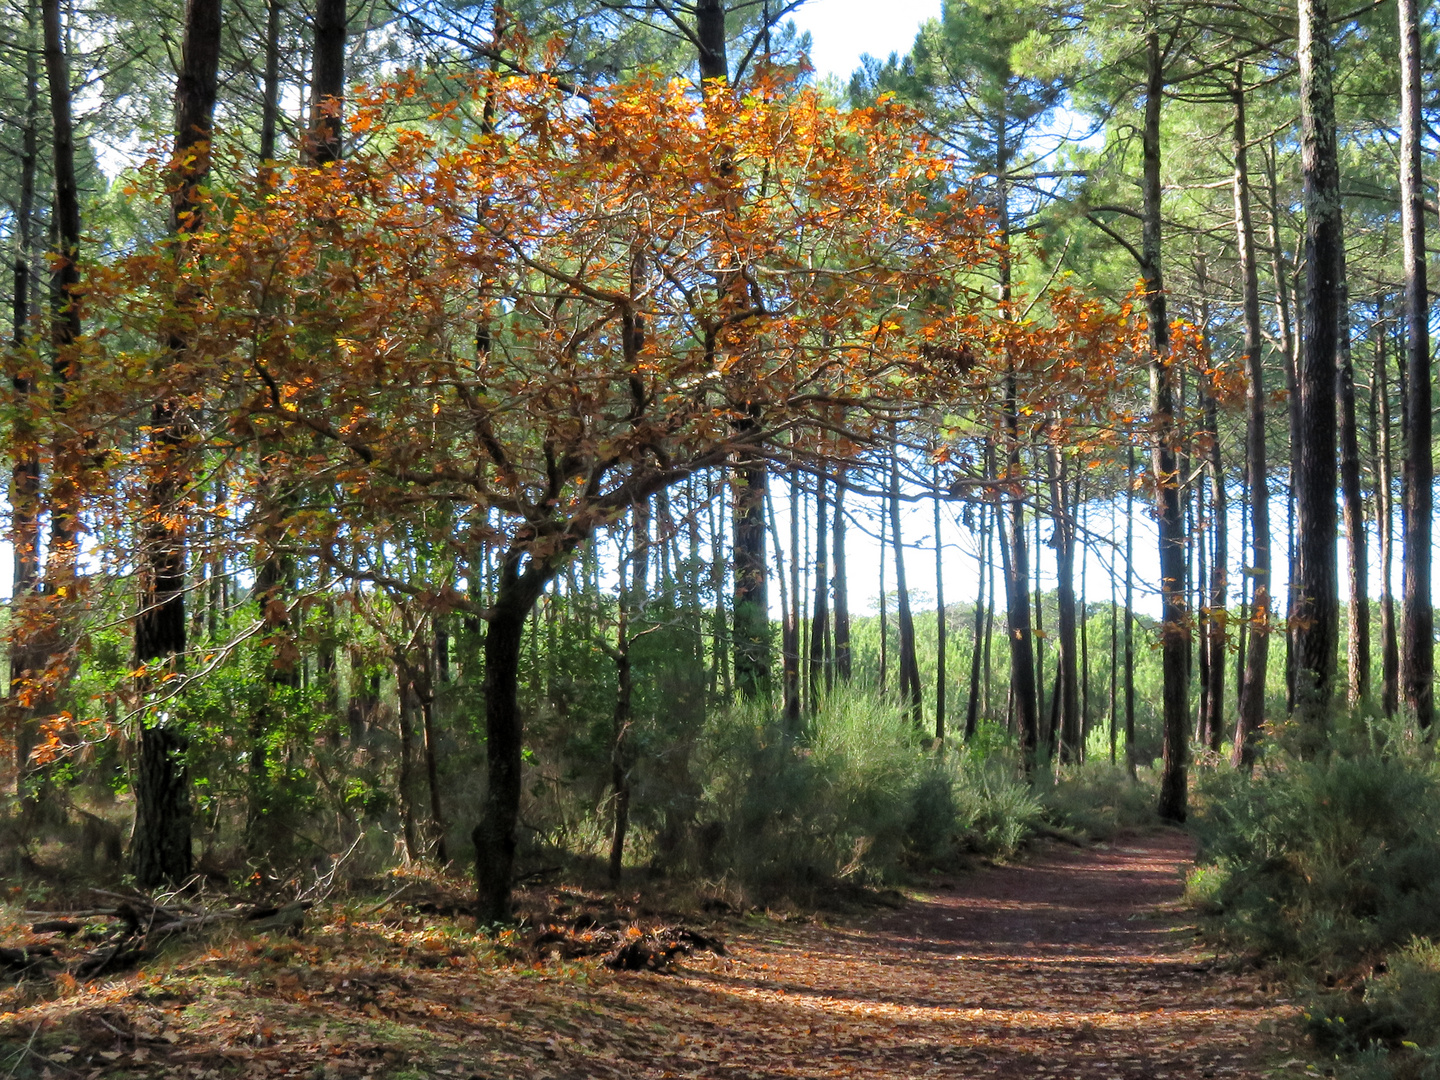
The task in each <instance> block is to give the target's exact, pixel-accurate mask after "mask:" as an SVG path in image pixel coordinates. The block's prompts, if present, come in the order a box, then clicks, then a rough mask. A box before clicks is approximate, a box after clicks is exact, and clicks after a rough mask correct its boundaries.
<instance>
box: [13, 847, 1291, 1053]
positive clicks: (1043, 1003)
mask: <svg viewBox="0 0 1440 1080" xmlns="http://www.w3.org/2000/svg"><path fill="white" fill-rule="evenodd" d="M1190 858H1191V851H1190V846H1189V843H1188V840H1187V839H1186V838H1185V837H1184V836H1183V834H1180V833H1178V832H1174V831H1167V832H1164V833H1147V834H1142V835H1136V834H1129V835H1126V836H1124V837H1122V838H1120V839H1118V840H1117V841H1115V842H1114V843H1113V844H1112V845H1110V846H1108V847H1099V848H1086V849H1079V848H1075V847H1073V846H1071V845H1065V844H1054V845H1042V846H1041V847H1040V848H1039V849H1037V851H1036V852H1035V854H1034V855H1033V856H1032V857H1031V858H1030V859H1028V860H1027V861H1026V862H1024V863H1021V864H1016V865H1011V866H1001V867H993V868H989V869H984V870H981V871H979V872H977V873H975V874H972V875H967V876H965V877H961V878H956V879H944V880H942V881H937V883H936V884H935V885H933V886H931V888H930V889H929V890H928V891H927V892H925V893H924V894H917V895H914V896H912V897H910V898H907V899H905V900H903V901H899V900H897V901H896V903H897V905H898V906H895V907H893V908H881V909H878V913H877V910H876V909H872V910H871V912H870V913H869V914H863V915H852V916H846V917H828V918H820V917H816V916H814V915H809V914H797V913H794V912H789V913H787V912H782V911H771V912H766V911H763V910H760V911H751V912H743V913H742V912H735V911H725V910H724V908H723V905H722V904H721V903H719V902H718V901H715V902H712V904H711V905H710V907H711V908H712V910H711V911H709V912H705V911H703V910H698V909H697V910H694V911H692V912H691V913H690V914H689V916H688V919H689V920H690V921H689V922H688V923H687V929H690V930H692V931H694V932H696V933H697V934H700V935H702V936H705V937H706V938H707V941H708V943H709V945H710V946H711V947H709V948H702V947H693V948H691V949H690V950H689V951H688V953H687V952H685V951H677V952H676V953H675V954H674V956H673V957H672V958H671V960H670V962H668V963H665V964H663V965H657V966H659V967H660V968H661V970H652V969H650V968H648V967H647V968H645V969H643V970H638V971H617V970H613V969H612V968H610V967H607V966H606V964H605V962H604V960H603V958H602V956H600V955H591V956H576V957H575V958H573V959H566V958H565V956H564V954H565V953H566V952H567V951H581V950H580V949H579V948H578V946H579V945H580V944H583V943H584V940H585V935H586V934H591V935H594V936H600V935H604V934H616V935H619V936H620V937H623V938H629V939H632V940H647V941H648V940H657V939H659V938H660V937H661V936H663V934H664V932H666V931H667V930H669V931H674V930H675V929H676V925H675V924H676V922H677V919H679V918H680V916H678V915H677V914H675V913H660V912H658V911H654V910H651V909H649V908H647V907H646V906H645V902H644V901H635V900H633V899H629V898H621V899H619V900H617V898H616V897H615V896H614V895H613V894H611V895H605V894H600V893H594V892H587V891H585V890H580V889H556V888H548V889H532V890H530V891H528V892H527V893H526V894H525V897H524V899H525V903H526V905H527V906H528V910H529V911H530V912H531V916H530V922H531V924H532V925H531V926H530V927H529V928H528V929H521V930H514V931H507V932H504V933H501V934H500V935H498V936H490V935H487V934H485V933H482V932H480V931H478V930H477V928H476V927H475V926H474V923H473V920H471V919H470V918H469V917H468V916H464V915H454V914H444V913H443V912H444V908H445V896H446V894H445V893H444V892H443V890H439V889H438V887H432V886H426V887H425V888H426V890H428V891H424V890H422V892H423V895H417V893H416V892H412V893H410V894H409V899H407V898H406V897H403V896H402V897H401V898H399V899H397V900H396V901H394V902H393V903H392V904H391V905H389V906H384V907H381V908H379V909H375V905H374V903H373V902H372V903H369V904H361V903H358V902H347V903H343V904H330V905H328V906H320V907H317V908H316V909H312V912H311V913H310V914H311V918H310V920H309V923H308V928H307V929H306V930H305V931H304V933H303V934H302V936H300V937H299V938H291V937H286V936H277V935H273V934H269V935H265V934H262V935H256V936H253V937H245V936H241V935H239V934H236V935H233V936H231V937H230V938H228V939H223V940H215V941H212V942H209V943H207V944H205V945H197V946H194V947H183V948H176V949H175V950H173V951H171V952H168V953H166V954H165V955H164V956H163V957H162V958H161V960H160V961H158V962H156V963H154V964H152V965H150V966H148V967H146V968H144V969H143V970H141V971H140V972H138V973H133V974H129V975H124V976H120V977H117V978H115V979H113V980H109V981H101V982H98V983H96V984H86V985H80V984H76V985H71V986H66V985H62V984H58V983H57V984H54V985H52V986H51V987H50V988H49V989H48V990H47V991H45V992H44V993H41V992H39V991H38V990H37V989H36V988H35V987H33V986H31V987H28V988H27V986H26V985H25V984H22V985H21V986H19V987H16V988H11V989H8V990H6V991H5V997H4V998H3V999H0V1010H3V1018H0V1024H3V1027H0V1040H3V1049H0V1069H3V1070H6V1071H8V1072H9V1073H10V1074H11V1075H12V1076H15V1077H17V1078H19V1077H40V1076H44V1075H46V1071H47V1070H48V1071H49V1075H50V1076H52V1077H68V1076H83V1077H106V1078H109V1077H135V1078H139V1077H163V1076H176V1077H282V1076H305V1077H345V1078H351V1077H366V1076H375V1077H387V1078H399V1077H415V1078H418V1077H451V1076H453V1077H462V1078H467V1080H468V1078H472V1077H483V1078H485V1080H503V1078H512V1077H526V1078H542V1077H548V1078H554V1080H561V1078H564V1080H569V1078H577V1080H578V1078H580V1077H610V1076H614V1077H655V1078H661V1077H680V1076H695V1077H726V1078H729V1077H734V1078H737V1080H738V1078H754V1077H827V1076H857V1077H873V1078H877V1080H879V1078H890V1077H915V1076H986V1077H1002V1078H1012V1077H1013V1078H1019V1077H1035V1076H1074V1077H1082V1078H1091V1077H1094V1078H1100V1077H1113V1076H1120V1077H1125V1078H1127V1080H1130V1078H1135V1080H1138V1078H1140V1077H1146V1078H1151V1077H1166V1076H1169V1077H1176V1078H1179V1077H1187V1078H1188V1077H1199V1076H1213V1077H1262V1076H1269V1075H1276V1076H1300V1075H1304V1066H1303V1064H1302V1063H1301V1061H1300V1059H1299V1058H1297V1057H1292V1056H1291V1053H1292V1047H1291V1045H1290V1043H1289V1042H1288V1041H1287V1038H1286V1035H1285V1033H1286V1032H1287V1031H1289V1030H1291V1028H1292V1027H1293V1025H1290V1023H1289V1018H1291V1017H1292V1016H1293V1014H1294V1010H1293V1008H1292V1007H1290V1006H1288V1005H1287V1004H1285V1003H1284V1002H1283V1001H1276V1000H1275V999H1274V998H1273V996H1271V995H1268V994H1266V993H1263V992H1262V991H1261V988H1260V987H1259V985H1258V983H1257V982H1256V980H1255V978H1254V977H1253V976H1252V977H1250V978H1249V979H1244V978H1240V977H1237V976H1235V975H1233V974H1226V973H1224V972H1221V971H1218V970H1216V969H1215V968H1214V967H1213V966H1212V965H1211V964H1210V962H1209V960H1208V959H1207V957H1206V955H1205V954H1204V953H1202V952H1200V951H1198V949H1197V948H1196V945H1195V941H1196V939H1195V936H1194V932H1193V927H1190V926H1187V925H1185V924H1184V923H1183V922H1182V917H1183V916H1182V911H1181V909H1180V908H1179V907H1178V904H1177V903H1176V901H1177V899H1178V896H1179V891H1180V881H1181V876H1180V875H1181V870H1182V869H1183V867H1184V866H1185V864H1186V863H1187V862H1188V860H1189V859H1190ZM367 908H369V909H374V910H368V911H367ZM422 909H426V910H422ZM542 913H543V916H542ZM547 935H548V940H542V939H546V938H547ZM557 939H558V940H557ZM562 942H574V943H577V944H576V945H575V946H570V945H562V944H561V943H562ZM537 943H539V947H538V949H537ZM1277 1032H1278V1034H1277Z"/></svg>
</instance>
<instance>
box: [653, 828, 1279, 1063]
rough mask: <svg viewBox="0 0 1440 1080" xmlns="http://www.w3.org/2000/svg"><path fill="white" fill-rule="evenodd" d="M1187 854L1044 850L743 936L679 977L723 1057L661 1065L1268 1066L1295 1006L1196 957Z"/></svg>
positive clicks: (1145, 848)
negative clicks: (884, 906)
mask: <svg viewBox="0 0 1440 1080" xmlns="http://www.w3.org/2000/svg"><path fill="white" fill-rule="evenodd" d="M1191 859H1192V849H1191V846H1190V841H1189V838H1188V837H1186V836H1185V835H1183V834H1181V833H1179V832H1175V831H1166V832H1158V833H1153V834H1148V835H1144V836H1139V837H1130V838H1126V839H1124V840H1121V841H1119V842H1117V843H1116V844H1114V845H1112V846H1111V847H1109V848H1106V849H1085V850H1075V849H1069V848H1059V849H1052V850H1050V851H1049V852H1048V853H1046V854H1043V855H1041V856H1039V857H1037V858H1034V859H1032V860H1031V861H1030V862H1028V863H1026V864H1024V865H1019V866H1010V867H1001V868H994V869H988V870H984V871H981V872H979V873H977V874H974V875H971V876H968V877H965V878H962V879H960V880H959V881H957V882H955V884H954V887H953V889H951V890H947V891H942V892H940V893H938V894H937V895H935V896H933V897H932V898H930V899H928V900H926V901H924V902H918V903H912V904H909V905H907V906H906V907H905V908H904V909H902V910H900V911H898V912H896V913H894V914H893V915H887V916H885V917H883V918H880V919H877V920H873V921H870V922H869V923H868V925H866V926H862V927H860V928H856V929H849V930H836V929H820V928H803V929H796V930H794V931H791V932H789V933H787V934H786V935H784V938H782V937H779V936H776V937H772V938H770V939H769V940H761V941H751V942H745V941H743V940H742V941H737V942H736V943H735V944H736V945H737V946H739V948H737V949H735V950H732V951H734V952H735V953H736V954H737V955H736V958H735V960H734V961H732V963H730V964H729V965H725V964H723V963H717V964H715V965H712V966H711V967H710V968H709V969H708V970H703V971H702V970H695V969H693V968H692V970H690V971H689V972H688V973H687V978H686V983H687V995H686V996H688V997H689V998H690V1001H689V1003H688V1005H689V1008H688V1009H686V1010H685V1011H687V1012H688V1011H690V1010H694V1011H696V1012H700V1013H705V1012H711V1013H714V1014H717V1015H715V1016H714V1020H715V1021H716V1026H715V1028H714V1029H712V1033H711V1034H710V1036H709V1038H710V1040H713V1041H714V1043H715V1050H716V1051H718V1057H716V1058H714V1059H712V1060H711V1061H710V1062H708V1063H705V1062H702V1061H699V1060H692V1061H691V1062H684V1061H681V1060H675V1059H676V1058H677V1057H681V1056H682V1055H680V1054H675V1055H674V1056H673V1057H670V1061H668V1062H667V1063H666V1064H667V1065H668V1067H669V1069H670V1070H672V1074H673V1075H685V1074H687V1073H689V1074H691V1075H704V1076H743V1075H749V1076H758V1077H780V1076H786V1077H789V1076H810V1077H821V1076H858V1077H875V1078H881V1077H887V1078H888V1077H916V1076H956V1077H964V1076H975V1077H981V1076H984V1077H1006V1078H1008V1077H1041V1076H1057V1077H1058V1076H1064V1077H1077V1078H1091V1077H1094V1078H1110V1077H1123V1078H1125V1080H1130V1078H1135V1080H1139V1078H1146V1080H1149V1078H1156V1077H1167V1076H1169V1077H1186V1078H1190V1077H1196V1078H1199V1077H1248V1076H1261V1075H1265V1074H1267V1073H1269V1072H1270V1071H1272V1070H1273V1068H1274V1065H1275V1061H1274V1059H1275V1056H1276V1055H1277V1054H1278V1053H1280V1052H1281V1051H1282V1050H1283V1047H1282V1045H1281V1043H1280V1040H1279V1039H1278V1038H1277V1037H1276V1036H1274V1035H1267V1034H1261V1032H1260V1030H1259V1028H1260V1024H1261V1022H1262V1021H1266V1020H1269V1021H1272V1023H1270V1024H1267V1025H1266V1027H1267V1028H1268V1029H1270V1030H1273V1029H1274V1026H1275V1025H1274V1023H1273V1021H1275V1020H1281V1019H1284V1018H1286V1017H1288V1016H1289V1015H1292V1014H1293V1010H1290V1009H1288V1008H1286V1007H1285V1005H1284V1004H1283V1003H1281V1002H1278V1001H1276V1000H1274V999H1272V998H1269V997H1266V996H1264V995H1262V994H1260V993H1258V992H1256V991H1255V990H1254V989H1253V988H1252V987H1246V986H1243V985H1242V984H1240V983H1239V982H1238V981H1237V980H1235V979H1234V978H1233V977H1227V976H1225V975H1222V974H1218V973H1212V972H1210V971H1209V970H1208V968H1207V967H1205V966H1202V965H1203V959H1202V957H1201V956H1200V955H1199V954H1198V953H1197V952H1196V951H1195V949H1194V943H1195V941H1194V935H1193V932H1192V931H1190V930H1188V929H1186V928H1185V927H1183V926H1182V925H1180V918H1179V915H1180V914H1181V913H1180V912H1178V911H1177V910H1175V902H1176V900H1177V899H1178V897H1179V893H1180V885H1181V876H1180V875H1181V872H1182V870H1183V868H1184V866H1185V865H1187V864H1188V863H1190V861H1191ZM1166 905H1169V907H1170V910H1168V911H1167V910H1166ZM786 938H788V940H785V939H786ZM742 1003H743V1004H742ZM677 1004H678V1002H677ZM652 1007H653V1006H652ZM682 1015H683V1012H682V1013H681V1014H680V1015H676V1016H675V1017H674V1021H675V1022H676V1026H677V1027H683V1026H685V1024H684V1021H683V1020H682V1019H681V1016H682ZM747 1029H749V1030H750V1033H749V1034H745V1032H746V1030H747ZM677 1049H681V1048H677ZM782 1055H783V1056H782ZM669 1056H670V1055H667V1057H669ZM1267 1063H1269V1065H1270V1067H1269V1068H1266V1067H1265V1066H1266V1064H1267ZM707 1064H708V1067H706V1065H707ZM687 1065H688V1068H687ZM697 1067H698V1068H697ZM658 1074H659V1075H665V1069H663V1068H662V1069H661V1070H659V1071H658Z"/></svg>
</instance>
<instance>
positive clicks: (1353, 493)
mask: <svg viewBox="0 0 1440 1080" xmlns="http://www.w3.org/2000/svg"><path fill="white" fill-rule="evenodd" d="M1339 258H1340V297H1341V301H1340V317H1339V328H1338V334H1339V340H1338V351H1337V358H1336V359H1337V362H1336V365H1335V384H1336V385H1335V400H1336V407H1337V409H1338V411H1339V431H1338V435H1339V439H1340V494H1341V497H1342V500H1343V514H1344V519H1345V562H1346V569H1347V571H1348V573H1349V578H1350V581H1349V585H1350V598H1349V603H1348V605H1347V611H1346V642H1345V667H1346V674H1347V682H1348V685H1349V688H1350V692H1349V700H1350V704H1351V705H1356V706H1358V705H1359V704H1360V703H1361V702H1363V701H1365V700H1366V699H1367V698H1368V697H1369V696H1370V575H1369V554H1368V552H1367V551H1366V550H1365V548H1366V544H1365V500H1364V495H1363V494H1362V493H1361V490H1360V431H1359V427H1358V425H1357V424H1356V421H1355V370H1354V367H1353V365H1352V363H1351V357H1350V293H1349V287H1348V285H1347V283H1346V273H1345V251H1344V249H1343V248H1341V250H1340V255H1339Z"/></svg>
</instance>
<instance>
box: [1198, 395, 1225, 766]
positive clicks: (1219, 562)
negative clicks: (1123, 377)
mask: <svg viewBox="0 0 1440 1080" xmlns="http://www.w3.org/2000/svg"><path fill="white" fill-rule="evenodd" d="M1207 377H1208V376H1207ZM1204 400H1205V412H1206V416H1205V426H1206V429H1207V431H1206V434H1207V436H1208V437H1209V445H1208V450H1209V455H1208V456H1209V463H1210V484H1211V491H1210V517H1211V521H1212V532H1211V537H1212V543H1211V550H1210V595H1209V609H1208V610H1207V611H1206V613H1205V649H1206V651H1207V653H1208V668H1209V670H1208V672H1207V675H1208V679H1209V684H1208V686H1207V687H1206V698H1207V705H1208V712H1207V715H1206V717H1205V725H1204V726H1205V736H1206V740H1207V742H1208V745H1209V747H1210V749H1211V750H1214V751H1216V752H1217V753H1218V752H1219V750H1220V740H1221V736H1222V734H1223V732H1224V729H1225V727H1226V724H1225V667H1226V659H1227V655H1226V649H1225V645H1226V641H1225V630H1226V625H1227V620H1226V612H1227V604H1228V603H1229V599H1230V597H1229V580H1228V579H1229V565H1230V550H1229V544H1228V543H1227V540H1228V536H1227V533H1228V530H1227V528H1226V525H1227V522H1228V517H1229V512H1230V511H1229V503H1228V500H1227V499H1226V495H1225V470H1224V464H1223V462H1222V460H1221V457H1220V431H1219V423H1218V420H1219V418H1218V415H1217V411H1218V410H1217V407H1216V402H1215V395H1214V394H1213V393H1211V392H1209V391H1208V390H1207V391H1206V393H1205V396H1204Z"/></svg>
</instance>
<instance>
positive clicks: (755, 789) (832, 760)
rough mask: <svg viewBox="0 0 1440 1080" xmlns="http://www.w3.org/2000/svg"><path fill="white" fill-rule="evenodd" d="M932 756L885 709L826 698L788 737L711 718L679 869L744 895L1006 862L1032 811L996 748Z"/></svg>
mask: <svg viewBox="0 0 1440 1080" xmlns="http://www.w3.org/2000/svg"><path fill="white" fill-rule="evenodd" d="M988 735H989V740H990V741H989V743H987V744H986V745H985V747H984V748H983V750H976V751H970V750H966V749H965V748H964V747H959V748H947V749H946V750H945V751H944V752H937V751H936V749H935V748H934V746H933V744H932V743H930V742H929V741H928V740H927V739H925V738H924V737H923V735H922V734H921V733H920V732H919V731H918V730H917V729H916V727H915V725H914V723H913V721H912V719H911V718H910V716H909V715H908V713H907V712H906V711H905V710H904V709H902V708H901V707H900V706H899V705H898V704H896V703H894V702H892V701H889V700H886V699H883V698H879V697H876V696H874V695H870V694H865V693H861V692H837V693H835V694H834V695H832V696H831V697H830V698H829V699H828V700H827V701H826V702H825V703H824V705H823V706H822V708H821V709H820V710H818V712H817V713H816V715H814V716H813V717H810V718H808V720H807V722H806V723H805V725H804V727H803V728H802V729H801V730H799V731H787V730H786V729H785V727H784V725H783V723H781V722H780V720H779V719H777V718H776V717H775V716H774V714H773V713H772V712H771V711H770V710H766V709H761V708H753V707H745V706H740V707H736V708H733V709H731V710H729V711H727V712H725V713H723V714H721V715H720V716H718V717H716V718H714V719H712V720H711V721H710V723H709V724H708V726H707V730H706V732H705V735H704V738H703V739H702V740H701V746H700V751H699V760H698V761H697V765H698V768H697V773H698V774H699V775H702V776H704V777H706V782H705V787H704V791H703V795H702V797H701V805H700V810H699V814H698V820H699V822H700V826H699V828H698V829H697V830H696V831H697V835H698V837H699V841H698V842H697V843H696V845H695V849H694V850H693V851H692V852H691V853H690V859H691V869H693V870H694V871H696V872H698V873H700V874H702V875H703V874H711V875H715V876H720V877H727V878H733V879H734V880H735V881H737V882H739V883H740V884H741V885H742V886H743V887H745V888H746V889H747V890H750V891H751V892H753V893H755V894H757V895H759V894H775V893H784V892H794V891H795V890H797V889H799V890H804V889H806V888H807V887H813V886H816V885H818V884H819V883H821V882H825V881H837V880H838V881H853V882H856V883H861V884H867V885H877V884H884V883H892V882H896V881H899V880H902V879H904V877H905V876H906V875H907V874H908V873H911V872H913V871H916V870H928V869H935V868H950V867H957V866H960V865H963V863H964V861H965V859H966V857H967V856H975V855H981V856H990V857H1000V858H1003V857H1007V856H1010V855H1013V854H1014V853H1015V852H1016V851H1017V850H1018V849H1019V847H1020V845H1021V844H1023V843H1024V841H1025V840H1026V838H1027V837H1028V836H1030V835H1031V833H1032V832H1033V829H1034V826H1035V825H1036V824H1037V823H1038V822H1039V821H1040V820H1041V816H1042V813H1043V810H1042V807H1041V804H1040V801H1039V799H1038V798H1037V797H1036V796H1035V794H1034V793H1033V792H1032V791H1031V789H1030V787H1029V785H1028V784H1027V783H1025V781H1024V779H1023V777H1022V774H1021V771H1020V769H1019V768H1018V763H1017V759H1016V758H1015V756H1014V755H1013V753H1012V752H1011V751H1010V749H1009V748H1008V746H1007V745H1005V744H1004V742H1003V739H999V738H996V737H995V736H994V733H988Z"/></svg>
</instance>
